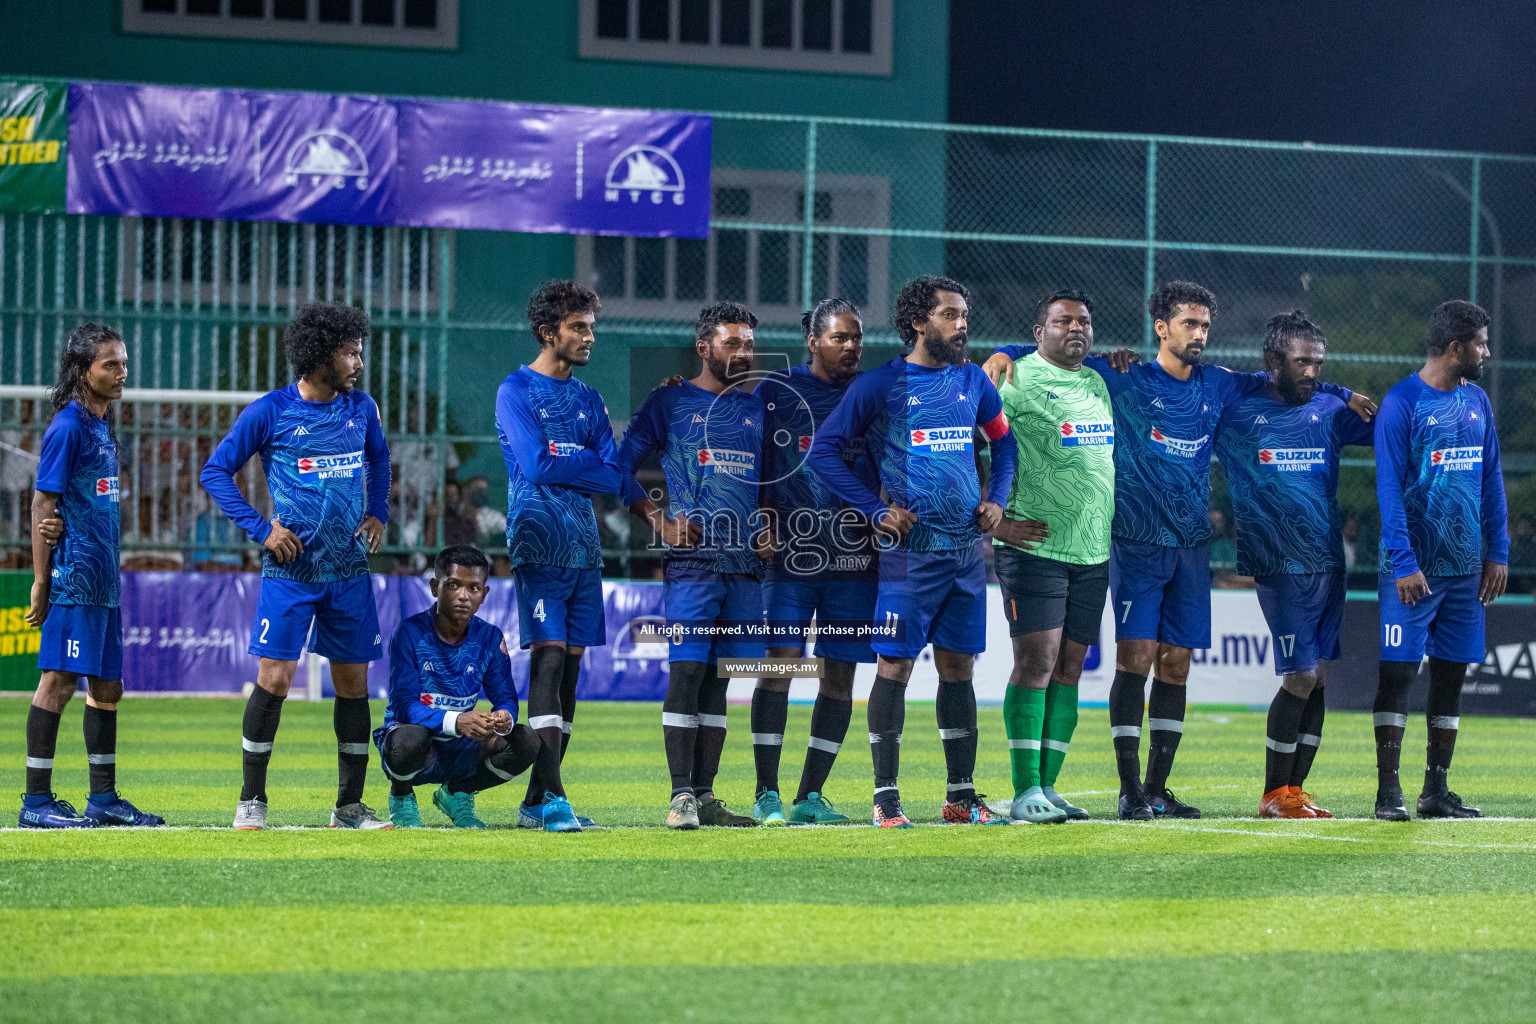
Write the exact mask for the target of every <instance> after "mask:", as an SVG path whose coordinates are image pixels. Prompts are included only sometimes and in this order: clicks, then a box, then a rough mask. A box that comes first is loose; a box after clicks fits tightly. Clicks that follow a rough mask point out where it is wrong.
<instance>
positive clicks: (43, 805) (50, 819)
mask: <svg viewBox="0 0 1536 1024" xmlns="http://www.w3.org/2000/svg"><path fill="white" fill-rule="evenodd" d="M33 800H36V798H35V797H28V796H25V795H23V796H22V798H21V816H20V818H18V819H17V823H18V824H19V825H20V826H21V827H22V828H95V827H96V822H95V821H94V820H93V819H91V818H87V817H86V816H85V815H83V814H81V813H80V812H79V811H77V810H75V809H74V807H73V806H72V805H71V804H70V802H69V801H68V800H60V799H59V798H58V797H56V796H54V795H53V794H52V793H49V794H48V799H47V800H46V801H40V802H37V803H33V802H32V801H33Z"/></svg>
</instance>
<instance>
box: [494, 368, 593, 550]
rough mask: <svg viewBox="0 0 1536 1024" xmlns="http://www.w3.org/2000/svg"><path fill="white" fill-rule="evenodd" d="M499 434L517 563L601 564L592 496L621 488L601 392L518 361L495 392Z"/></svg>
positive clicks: (509, 544)
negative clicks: (519, 364) (549, 374)
mask: <svg viewBox="0 0 1536 1024" xmlns="http://www.w3.org/2000/svg"><path fill="white" fill-rule="evenodd" d="M496 435H497V437H498V438H500V439H501V456H502V458H503V459H504V460H506V464H507V551H508V553H509V554H510V555H511V560H512V567H513V568H514V569H515V568H517V567H518V566H519V565H523V564H524V563H532V564H535V565H553V566H561V567H564V568H567V569H597V568H601V567H602V564H603V555H602V545H601V544H600V542H599V540H598V535H597V515H596V514H595V513H594V512H593V510H592V499H591V497H590V496H591V495H593V494H618V493H619V492H620V490H621V488H622V487H623V474H622V472H621V471H620V469H619V459H618V452H617V451H616V450H615V449H614V446H613V428H612V426H611V425H610V424H609V422H608V409H607V407H606V406H604V405H603V400H602V397H601V396H600V395H598V393H597V391H596V390H595V389H593V388H592V387H590V386H588V385H586V384H583V383H582V382H581V381H579V380H577V379H576V378H575V377H567V378H566V379H564V380H560V379H558V378H555V377H549V376H546V375H544V374H542V373H539V372H538V371H536V370H531V369H529V368H528V367H526V366H523V367H519V368H518V370H517V372H516V373H514V374H511V375H510V376H508V377H507V379H506V380H504V381H502V382H501V387H500V389H498V390H497V392H496Z"/></svg>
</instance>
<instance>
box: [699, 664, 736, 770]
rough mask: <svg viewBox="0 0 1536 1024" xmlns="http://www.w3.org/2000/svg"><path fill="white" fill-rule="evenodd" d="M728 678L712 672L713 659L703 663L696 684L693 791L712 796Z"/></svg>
mask: <svg viewBox="0 0 1536 1024" xmlns="http://www.w3.org/2000/svg"><path fill="white" fill-rule="evenodd" d="M729 683H730V680H728V679H722V678H720V677H719V676H718V675H717V674H716V669H715V666H714V664H713V663H711V664H709V665H707V666H705V672H704V681H703V682H702V683H700V684H699V729H698V737H697V739H696V740H695V745H694V748H693V795H694V796H696V797H698V798H699V799H701V800H702V799H703V798H704V797H706V796H712V795H713V794H714V789H715V773H716V772H718V771H719V770H720V754H721V752H722V751H724V750H725V691H726V687H727V686H728V685H729Z"/></svg>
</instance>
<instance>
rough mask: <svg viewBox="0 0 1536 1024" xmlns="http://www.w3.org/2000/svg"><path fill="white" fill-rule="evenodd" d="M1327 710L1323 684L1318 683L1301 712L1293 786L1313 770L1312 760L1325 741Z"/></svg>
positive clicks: (1292, 772)
mask: <svg viewBox="0 0 1536 1024" xmlns="http://www.w3.org/2000/svg"><path fill="white" fill-rule="evenodd" d="M1325 711H1326V707H1325V705H1324V700H1323V684H1322V683H1318V684H1317V685H1316V686H1314V687H1312V695H1311V696H1310V697H1308V698H1307V706H1306V708H1305V709H1304V710H1303V711H1302V712H1301V725H1300V726H1299V729H1298V735H1297V737H1296V760H1295V761H1294V762H1292V764H1291V781H1290V785H1292V786H1297V787H1299V786H1301V785H1302V784H1303V783H1305V782H1306V781H1307V776H1308V775H1309V774H1311V772H1312V760H1313V759H1314V758H1316V757H1317V748H1318V745H1319V744H1320V743H1322V742H1323V715H1324V712H1325Z"/></svg>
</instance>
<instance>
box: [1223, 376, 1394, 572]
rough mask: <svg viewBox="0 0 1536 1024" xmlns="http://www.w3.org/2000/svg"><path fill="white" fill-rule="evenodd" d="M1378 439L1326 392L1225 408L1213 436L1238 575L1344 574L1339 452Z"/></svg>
mask: <svg viewBox="0 0 1536 1024" xmlns="http://www.w3.org/2000/svg"><path fill="white" fill-rule="evenodd" d="M1374 437H1375V427H1374V425H1373V424H1370V423H1367V422H1365V421H1364V420H1362V419H1361V418H1360V417H1359V416H1357V415H1356V414H1355V411H1354V410H1353V409H1351V408H1350V407H1349V406H1348V405H1346V404H1345V403H1344V402H1342V401H1340V400H1339V399H1338V398H1337V397H1336V396H1334V395H1326V394H1323V393H1321V392H1319V393H1317V394H1315V395H1313V396H1312V400H1311V401H1309V402H1307V403H1305V404H1303V405H1287V404H1286V403H1284V402H1282V401H1280V400H1279V399H1277V398H1274V397H1272V396H1271V395H1270V393H1269V390H1268V389H1265V390H1264V391H1260V392H1258V393H1257V394H1253V395H1249V396H1248V397H1246V398H1243V399H1240V400H1239V401H1237V402H1236V403H1234V404H1232V405H1230V406H1228V407H1227V411H1226V412H1225V413H1223V414H1222V417H1221V422H1220V424H1219V425H1218V427H1217V430H1216V457H1217V458H1218V459H1220V460H1221V466H1222V469H1223V470H1225V471H1226V474H1227V483H1228V485H1229V486H1230V487H1231V489H1232V508H1233V511H1235V512H1236V513H1237V571H1238V572H1239V573H1241V574H1242V575H1244V576H1283V575H1296V574H1301V573H1315V572H1342V571H1344V538H1343V534H1342V532H1341V529H1340V527H1341V524H1340V521H1339V504H1338V500H1337V496H1338V491H1339V454H1340V452H1341V450H1342V449H1343V448H1344V446H1345V445H1351V444H1354V445H1369V444H1371V443H1373V441H1374Z"/></svg>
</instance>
